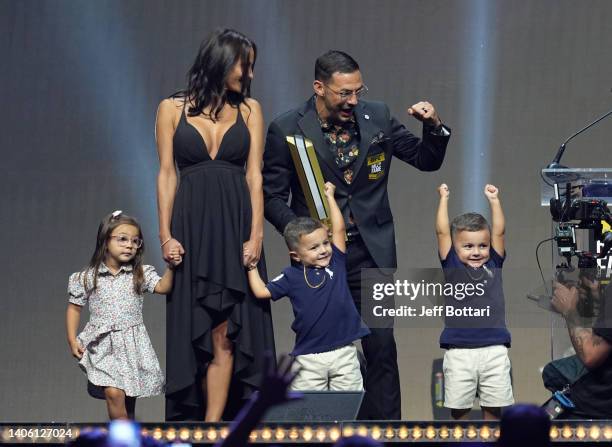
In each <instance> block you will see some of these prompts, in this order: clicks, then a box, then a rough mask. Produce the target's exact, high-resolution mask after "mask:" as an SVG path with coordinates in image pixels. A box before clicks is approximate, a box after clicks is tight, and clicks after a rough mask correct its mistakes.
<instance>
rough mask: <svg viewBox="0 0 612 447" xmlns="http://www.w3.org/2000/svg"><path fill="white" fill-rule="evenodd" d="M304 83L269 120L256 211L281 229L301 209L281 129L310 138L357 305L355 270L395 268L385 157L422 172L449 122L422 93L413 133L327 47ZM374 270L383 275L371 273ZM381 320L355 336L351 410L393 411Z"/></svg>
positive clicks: (389, 349)
mask: <svg viewBox="0 0 612 447" xmlns="http://www.w3.org/2000/svg"><path fill="white" fill-rule="evenodd" d="M313 88H314V95H313V96H312V97H311V98H310V99H308V100H307V101H306V102H305V103H304V104H302V105H301V106H300V107H298V108H296V109H294V110H291V111H289V112H287V113H285V114H283V115H281V116H280V117H278V118H276V119H275V120H274V121H273V122H272V123H271V124H270V127H269V129H268V135H267V139H266V148H265V152H264V169H263V177H264V211H265V216H266V219H267V220H268V221H269V222H270V223H272V224H273V225H274V226H275V227H276V229H277V230H278V231H279V232H281V233H282V232H283V230H284V229H285V226H286V225H287V223H288V222H289V221H291V220H292V219H294V218H295V217H296V216H307V215H309V212H308V208H307V204H306V200H305V198H304V193H303V192H302V190H301V187H300V183H299V179H298V176H297V175H296V171H295V167H294V164H293V161H292V158H291V155H290V152H289V147H288V145H287V141H286V137H287V136H290V135H296V134H299V135H303V136H304V137H305V138H308V139H309V140H311V141H312V142H313V144H314V147H315V151H316V154H317V158H318V160H319V164H320V166H321V171H322V173H323V177H324V179H325V181H330V182H332V183H334V184H335V185H336V200H337V202H338V205H339V207H340V209H341V210H342V214H343V216H344V220H345V222H346V229H347V237H348V241H347V272H348V280H349V286H350V289H351V294H352V296H353V299H354V300H355V304H356V306H357V309H358V310H360V311H362V305H361V304H362V303H361V270H362V269H374V271H376V269H391V270H394V269H395V268H396V267H397V259H396V253H395V232H394V227H393V215H392V214H391V209H390V206H389V199H388V196H387V182H388V173H389V168H390V164H391V158H392V157H393V156H395V157H397V158H399V159H400V160H403V161H405V162H406V163H409V164H411V165H413V166H414V167H416V168H417V169H419V170H422V171H434V170H437V169H438V168H439V167H440V166H441V164H442V161H443V159H444V154H445V151H446V145H447V144H448V140H449V136H450V130H449V129H448V128H446V127H445V126H444V125H442V122H441V121H440V118H439V117H438V114H437V112H436V110H435V108H434V107H433V106H432V105H431V104H430V103H429V102H425V101H423V102H419V103H417V104H414V105H413V106H412V107H410V108H409V109H408V113H409V114H410V115H412V116H413V117H414V118H416V119H418V120H419V121H422V122H423V138H422V140H420V139H419V138H417V137H416V136H414V135H413V134H412V133H410V132H409V131H408V130H407V129H406V128H405V127H404V126H403V125H402V124H400V123H399V122H398V121H397V120H396V119H395V118H393V117H392V116H391V115H390V112H389V108H388V107H387V106H386V105H385V104H383V103H381V102H370V101H360V97H361V96H363V94H365V92H367V87H366V86H365V85H364V84H363V81H362V78H361V72H360V71H359V65H358V64H357V62H356V61H355V60H354V59H353V58H352V57H351V56H349V55H348V54H346V53H344V52H341V51H335V50H332V51H328V52H326V53H325V54H323V55H322V56H320V57H319V58H318V59H317V61H316V64H315V80H314V82H313ZM289 194H291V204H290V206H289V205H288V200H289ZM380 276H381V277H384V276H385V274H384V273H383V272H380ZM387 280H388V276H387ZM365 304H366V303H364V305H365ZM364 309H365V307H364ZM370 326H372V324H370ZM384 326H385V324H382V325H381V327H371V328H370V329H371V335H369V336H367V337H365V338H364V339H363V340H362V348H363V351H364V355H365V358H366V363H367V366H366V368H367V371H366V377H365V378H364V379H365V380H364V384H365V389H366V396H365V399H364V404H363V405H362V408H361V411H360V414H359V418H360V419H400V418H401V398H400V386H399V372H398V368H397V352H396V346H395V339H394V336H393V327H392V324H389V323H386V326H387V327H384Z"/></svg>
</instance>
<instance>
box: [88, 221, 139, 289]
mask: <svg viewBox="0 0 612 447" xmlns="http://www.w3.org/2000/svg"><path fill="white" fill-rule="evenodd" d="M119 225H132V226H134V227H136V228H138V237H139V238H140V239H142V229H141V228H140V224H139V223H138V221H137V220H136V219H134V218H133V217H131V216H128V215H126V214H123V213H121V212H120V211H115V212H113V213H110V214H109V215H107V216H105V217H104V219H102V222H100V226H99V227H98V236H97V237H96V249H95V250H94V252H93V255H92V256H91V260H90V261H89V265H88V266H87V267H86V268H85V270H84V271H83V272H82V274H81V278H82V281H83V287H84V288H85V295H86V296H88V297H89V295H91V293H92V292H94V291H95V290H96V289H97V287H98V273H99V271H100V264H102V262H104V258H105V257H106V251H107V247H108V240H109V239H110V237H111V234H113V230H114V229H115V228H117V227H118V226H119ZM144 249H145V246H144V242H143V243H142V245H141V246H140V248H138V249H137V250H136V255H135V256H134V257H133V258H132V260H131V261H130V262H129V263H130V264H131V265H132V275H133V277H134V292H135V293H137V294H140V293H141V292H142V286H143V284H144V271H143V268H142V258H143V254H144ZM89 280H91V284H89Z"/></svg>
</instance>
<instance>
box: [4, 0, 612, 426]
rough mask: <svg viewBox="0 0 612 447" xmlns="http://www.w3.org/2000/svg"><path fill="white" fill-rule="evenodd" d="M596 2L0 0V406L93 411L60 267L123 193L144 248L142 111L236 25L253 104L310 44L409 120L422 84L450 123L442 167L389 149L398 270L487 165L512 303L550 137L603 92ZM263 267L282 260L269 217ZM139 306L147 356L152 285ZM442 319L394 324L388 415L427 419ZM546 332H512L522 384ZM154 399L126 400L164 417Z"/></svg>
mask: <svg viewBox="0 0 612 447" xmlns="http://www.w3.org/2000/svg"><path fill="white" fill-rule="evenodd" d="M610 17H612V3H611V2H609V1H606V0H599V1H595V0H588V1H580V2H576V1H572V0H565V1H556V0H555V1H553V0H546V1H514V0H512V1H511V0H505V1H494V0H457V1H440V0H424V1H417V0H414V1H408V0H404V1H399V0H388V1H374V0H372V1H367V0H337V1H334V2H329V1H321V0H318V1H281V0H278V1H273V0H269V1H267V0H260V1H248V0H242V1H241V0H223V1H177V2H173V1H161V0H151V1H137V0H132V1H120V0H116V1H110V0H106V1H95V2H79V1H59V0H54V1H51V0H48V1H25V0H24V1H9V0H2V1H0V29H1V30H2V33H1V34H0V36H1V37H0V55H1V57H2V60H1V63H0V66H1V69H0V98H2V107H1V112H0V123H1V124H0V125H1V126H2V128H1V131H0V148H1V155H2V162H1V163H0V188H1V189H0V190H1V191H2V193H1V194H2V206H1V207H0V216H1V222H2V227H1V240H2V244H1V245H0V247H1V248H2V261H1V262H2V268H1V270H0V271H1V272H2V273H1V275H2V281H1V284H2V285H3V287H4V289H5V290H4V292H3V294H2V300H1V301H0V303H1V304H0V306H1V309H2V317H3V321H2V324H1V325H0V339H1V340H2V345H1V346H2V351H1V352H0V358H1V359H2V367H1V368H0V402H2V403H3V405H1V406H0V420H3V421H25V420H30V421H48V420H56V421H57V420H72V421H89V420H103V419H104V418H105V410H104V405H103V404H102V403H101V402H97V401H93V400H92V399H90V398H89V397H88V396H87V395H86V393H85V378H84V376H83V375H82V374H81V373H80V371H79V370H78V368H77V367H76V365H75V364H74V362H73V360H72V359H71V357H70V355H69V352H68V349H67V347H66V342H65V335H64V310H65V305H66V291H65V289H66V282H67V278H68V275H69V274H70V273H71V272H73V271H75V270H78V269H79V268H80V267H82V266H83V265H84V264H85V263H86V262H87V260H88V257H89V256H90V254H91V251H92V250H93V246H94V238H95V231H96V228H97V224H98V221H99V219H100V218H101V216H103V215H104V214H106V213H108V212H109V211H112V210H115V209H123V210H124V211H126V212H129V213H130V214H133V215H135V216H138V217H139V219H140V220H141V222H142V223H143V225H144V228H145V233H146V234H145V237H146V242H147V244H148V246H147V249H148V255H147V259H148V261H149V262H151V263H153V264H155V265H157V266H158V267H160V268H161V267H162V264H161V258H160V256H159V250H158V248H157V238H156V234H157V221H156V211H155V176H156V169H157V156H156V151H155V144H154V136H153V126H154V119H155V111H156V107H157V104H158V103H159V101H160V100H161V99H162V98H164V97H165V96H167V95H169V94H170V93H172V92H174V91H176V90H177V89H179V88H181V87H182V85H183V80H184V74H185V72H186V70H187V68H188V66H189V64H190V63H191V62H192V58H193V57H194V55H195V52H196V50H197V47H198V44H199V42H200V40H201V39H202V38H203V37H204V36H205V35H206V34H207V33H208V32H210V31H211V30H212V29H214V28H215V27H217V26H222V25H225V26H231V27H235V28H237V29H239V30H241V31H243V32H244V33H246V34H248V35H249V36H251V37H252V38H253V39H254V40H255V41H256V42H257V44H258V46H259V50H260V51H259V58H258V60H257V65H256V70H255V81H254V83H253V93H254V96H255V97H256V98H257V99H259V100H260V101H261V103H262V105H263V110H264V113H265V116H266V119H267V121H268V122H269V121H270V119H271V118H272V117H274V116H276V115H278V114H279V113H281V112H283V111H285V110H286V109H288V108H291V107H293V106H295V105H297V104H298V103H300V102H301V101H303V100H304V99H305V98H306V97H307V96H308V95H309V94H310V92H311V82H312V72H313V63H314V59H315V58H316V57H317V56H318V55H319V54H320V53H322V52H323V51H325V50H327V49H329V48H338V49H343V50H346V51H347V52H349V53H350V54H352V55H353V56H354V57H355V58H356V59H357V60H358V61H359V63H360V64H361V66H362V72H363V75H364V79H365V82H366V83H367V85H368V86H369V88H370V93H369V96H370V97H371V98H374V99H384V100H385V101H386V102H387V103H388V104H389V105H390V107H391V109H392V111H393V112H394V113H395V114H396V115H397V116H398V117H400V118H401V119H402V120H404V121H405V122H406V123H407V124H408V125H409V127H410V128H411V129H413V131H415V132H420V126H419V125H418V124H417V123H416V122H414V121H413V120H412V119H410V118H409V117H407V116H406V115H405V109H406V107H407V106H409V105H411V104H412V103H413V102H416V101H418V100H420V99H429V100H430V101H432V102H433V103H434V104H435V105H436V106H437V108H438V110H439V112H440V114H441V116H442V118H443V119H444V121H445V122H446V123H448V125H449V126H451V127H452V128H453V136H452V139H451V142H450V145H449V149H448V155H447V158H446V160H445V163H444V166H443V168H442V169H441V170H440V171H439V172H436V173H433V174H423V173H417V172H415V171H414V170H413V169H411V168H409V167H407V166H404V165H400V163H399V162H396V163H394V166H393V172H392V174H391V179H390V190H391V201H392V207H393V210H394V213H395V220H396V225H397V233H398V234H397V244H398V253H400V267H401V268H410V267H424V266H435V265H436V254H435V253H436V251H435V247H434V237H433V231H432V224H433V214H434V210H435V203H436V202H435V201H436V192H435V187H436V186H437V185H438V184H439V183H440V182H442V181H444V182H447V183H448V184H449V185H450V187H451V189H452V194H453V195H452V198H453V201H452V207H451V213H452V214H457V213H459V212H461V211H465V210H471V209H476V210H478V209H482V208H483V204H484V203H485V202H484V200H483V198H482V196H481V193H480V190H481V188H482V186H483V185H484V184H485V183H486V182H494V183H496V184H497V185H498V186H499V187H500V189H501V191H502V197H503V201H504V202H503V203H504V206H505V209H506V214H507V220H508V247H509V252H510V253H511V257H510V258H509V262H508V264H509V265H510V266H511V267H521V268H523V271H524V272H525V273H524V274H523V275H522V277H521V278H520V279H519V280H518V281H517V283H514V284H507V285H506V289H507V290H506V298H507V300H509V301H512V302H513V303H516V304H517V305H520V306H522V307H527V306H529V305H528V304H527V303H526V301H525V300H524V298H523V296H524V292H525V289H527V288H528V287H530V286H531V285H537V282H538V274H537V272H536V271H535V259H534V256H533V253H534V248H535V244H536V242H537V241H538V240H540V239H542V238H544V237H546V236H547V235H548V232H549V229H550V224H549V219H548V215H547V210H544V209H541V208H540V206H539V180H538V170H539V168H540V167H541V166H542V165H544V164H546V163H547V162H548V161H549V160H550V158H552V156H553V154H554V151H555V150H556V148H557V147H558V145H559V143H560V142H561V141H562V140H563V139H564V138H565V137H566V136H567V135H569V134H570V133H571V132H572V131H574V130H575V129H578V128H579V127H581V126H582V125H583V124H584V123H586V122H588V121H589V120H591V119H592V118H594V117H595V116H597V115H598V114H601V113H603V112H604V111H605V110H606V109H609V108H612V95H611V94H610V88H611V87H612V76H611V72H612V58H611V57H610V49H611V48H612V38H611V37H610V27H609V23H610ZM611 130H612V120H611V121H608V122H604V123H601V125H600V126H599V127H598V128H596V129H593V130H592V131H591V132H590V133H589V134H587V135H584V136H582V137H580V139H579V140H576V141H575V142H574V143H572V144H571V145H570V147H569V149H568V153H567V155H566V157H565V160H564V161H565V162H566V163H567V164H569V165H571V166H576V167H589V166H608V167H609V166H612V157H610V149H611V147H610V140H609V134H610V131H611ZM265 244H266V250H267V256H268V261H269V265H268V267H269V270H270V271H271V272H275V271H278V270H280V268H281V267H282V266H283V265H284V264H285V262H286V253H285V248H284V246H283V244H282V241H281V240H280V238H279V237H278V235H276V234H275V233H274V232H273V231H272V230H271V228H270V227H267V228H266V242H265ZM145 307H146V309H145V318H146V324H147V327H148V330H149V332H150V333H151V336H152V340H153V343H154V345H155V347H156V349H157V352H158V353H159V357H160V360H161V361H162V363H163V362H164V360H165V355H164V335H165V333H164V321H165V320H164V299H163V297H159V296H150V297H147V300H146V306H145ZM273 311H274V317H275V318H274V319H275V328H276V334H277V337H276V339H277V344H278V346H277V348H278V350H279V351H286V350H288V349H290V348H291V343H292V335H291V333H290V329H289V324H290V321H291V312H290V309H289V308H288V305H287V303H281V304H277V305H275V306H274V309H273ZM438 334H439V331H438V329H431V330H423V329H418V330H414V329H413V330H410V329H399V330H398V335H397V337H398V345H399V352H400V369H401V374H402V392H403V410H404V417H405V418H410V419H427V418H430V417H431V406H430V404H429V400H428V399H429V391H428V390H429V387H428V384H429V382H428V381H429V374H430V365H431V360H432V359H433V358H434V357H439V356H441V352H440V350H439V349H438V348H437V336H438ZM547 335H548V331H547V329H545V328H543V329H537V328H532V329H520V330H515V331H514V334H513V336H514V345H513V349H512V360H513V365H514V380H515V394H516V397H517V399H518V400H521V401H534V402H537V401H539V400H542V399H543V398H544V396H545V393H544V392H543V390H542V388H541V385H540V383H541V382H540V379H539V373H538V368H539V367H540V366H541V365H543V364H544V362H545V361H546V360H547V358H548V356H549V354H550V352H549V348H548V343H547V341H546V337H547ZM162 404H163V401H162V399H161V398H155V399H148V400H144V401H141V402H139V405H138V408H137V411H138V414H139V415H140V417H141V418H142V419H144V420H160V419H161V418H162V416H163V410H162V408H163V407H162Z"/></svg>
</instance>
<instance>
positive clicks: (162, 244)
mask: <svg viewBox="0 0 612 447" xmlns="http://www.w3.org/2000/svg"><path fill="white" fill-rule="evenodd" d="M171 240H172V236H168V237H166V238H165V239H160V240H159V246H160V247H163V246H164V245H166V244H167V243H168V242H170V241H171Z"/></svg>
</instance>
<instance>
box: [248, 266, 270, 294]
mask: <svg viewBox="0 0 612 447" xmlns="http://www.w3.org/2000/svg"><path fill="white" fill-rule="evenodd" d="M247 276H248V277H249V285H250V286H251V290H252V291H253V295H255V297H256V298H259V299H270V298H272V295H271V294H270V291H269V290H268V288H267V287H266V283H264V282H263V280H262V279H261V276H259V271H258V270H257V269H256V268H251V269H249V271H248V274H247Z"/></svg>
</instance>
